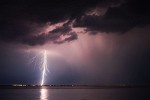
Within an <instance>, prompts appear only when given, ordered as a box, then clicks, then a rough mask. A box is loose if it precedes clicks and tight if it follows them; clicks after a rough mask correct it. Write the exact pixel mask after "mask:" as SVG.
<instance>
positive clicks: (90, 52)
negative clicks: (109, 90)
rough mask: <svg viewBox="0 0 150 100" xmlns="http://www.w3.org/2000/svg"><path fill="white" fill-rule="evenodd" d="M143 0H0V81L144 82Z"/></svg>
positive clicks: (147, 70) (146, 30) (147, 76)
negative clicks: (44, 57) (44, 69)
mask: <svg viewBox="0 0 150 100" xmlns="http://www.w3.org/2000/svg"><path fill="white" fill-rule="evenodd" d="M148 2H149V1H148V0H88V1H86V0H0V84H40V81H41V75H42V72H41V68H40V62H41V57H42V53H41V52H42V51H43V50H46V51H47V52H48V59H47V61H48V70H49V72H48V71H47V75H46V76H45V84H78V85H119V84H127V85H149V84H150V6H149V3H148Z"/></svg>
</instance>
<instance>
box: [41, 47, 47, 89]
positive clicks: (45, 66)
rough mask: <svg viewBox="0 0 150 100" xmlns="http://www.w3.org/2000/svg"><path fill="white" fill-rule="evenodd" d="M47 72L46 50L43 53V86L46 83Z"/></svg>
mask: <svg viewBox="0 0 150 100" xmlns="http://www.w3.org/2000/svg"><path fill="white" fill-rule="evenodd" d="M46 70H47V52H46V50H44V52H43V63H42V80H41V86H42V85H43V84H44V81H45V75H46Z"/></svg>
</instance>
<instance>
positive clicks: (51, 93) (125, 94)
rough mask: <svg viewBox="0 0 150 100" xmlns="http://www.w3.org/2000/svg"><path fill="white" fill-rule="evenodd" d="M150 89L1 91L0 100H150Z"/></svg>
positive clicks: (44, 88) (43, 88) (45, 88)
mask: <svg viewBox="0 0 150 100" xmlns="http://www.w3.org/2000/svg"><path fill="white" fill-rule="evenodd" d="M149 93H150V88H108V89H58V88H57V89H49V88H47V87H42V89H39V88H37V89H36V88H35V89H0V100H143V99H144V100H150V95H149Z"/></svg>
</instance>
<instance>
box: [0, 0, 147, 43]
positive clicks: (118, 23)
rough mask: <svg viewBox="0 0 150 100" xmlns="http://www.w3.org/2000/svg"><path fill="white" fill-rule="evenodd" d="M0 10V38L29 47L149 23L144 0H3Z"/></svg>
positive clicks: (119, 30) (123, 31)
mask: <svg viewBox="0 0 150 100" xmlns="http://www.w3.org/2000/svg"><path fill="white" fill-rule="evenodd" d="M58 2H59V3H58ZM0 10H1V13H2V14H1V16H0V22H1V25H0V26H1V30H0V39H1V41H4V42H14V43H23V44H27V45H31V46H34V45H43V44H45V43H47V42H49V41H50V42H53V43H57V44H61V43H64V42H70V41H72V40H76V39H78V34H81V33H88V34H97V33H114V34H115V33H117V34H118V33H119V34H123V33H124V34H125V33H126V32H128V31H129V30H131V29H133V28H135V27H144V26H146V25H149V24H150V19H149V18H150V14H149V11H150V10H149V5H148V3H147V1H146V0H142V1H139V0H132V1H131V0H105V1H103V0H97V1H93V0H91V1H90V0H89V1H86V3H85V1H84V0H83V1H78V0H76V1H59V0H58V1H51V2H50V1H45V2H42V1H36V4H35V1H28V0H27V1H24V2H19V1H16V2H12V3H10V2H7V1H6V2H4V3H3V4H2V5H1V8H0ZM80 30H82V32H81V31H80Z"/></svg>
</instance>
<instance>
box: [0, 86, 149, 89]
mask: <svg viewBox="0 0 150 100" xmlns="http://www.w3.org/2000/svg"><path fill="white" fill-rule="evenodd" d="M107 88H108V89H111V88H150V85H145V86H143V85H142V86H119V85H118V86H97V85H94V86H93V85H43V86H40V85H0V89H107Z"/></svg>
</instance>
